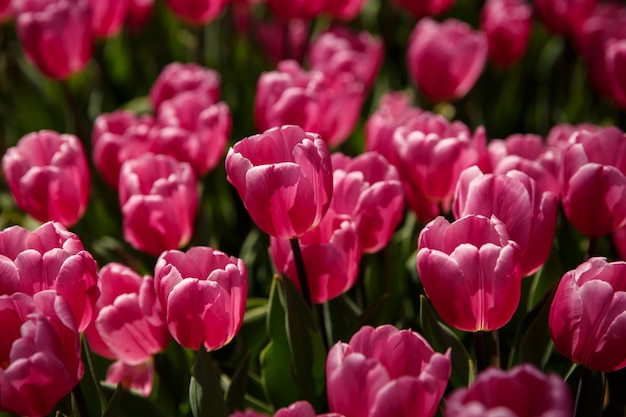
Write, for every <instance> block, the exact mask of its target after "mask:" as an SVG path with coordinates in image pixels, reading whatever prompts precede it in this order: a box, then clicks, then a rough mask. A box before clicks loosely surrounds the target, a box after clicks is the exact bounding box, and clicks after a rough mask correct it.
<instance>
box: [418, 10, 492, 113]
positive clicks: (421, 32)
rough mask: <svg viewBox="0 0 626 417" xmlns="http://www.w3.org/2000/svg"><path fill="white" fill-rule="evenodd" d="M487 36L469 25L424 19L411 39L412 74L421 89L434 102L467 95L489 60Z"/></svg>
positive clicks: (452, 20) (454, 21) (457, 21)
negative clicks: (486, 60)
mask: <svg viewBox="0 0 626 417" xmlns="http://www.w3.org/2000/svg"><path fill="white" fill-rule="evenodd" d="M487 49H488V45H487V39H486V37H485V34H484V33H482V32H477V31H474V30H472V29H471V28H470V27H469V26H468V25H467V24H466V23H464V22H461V21H459V20H455V19H448V20H446V21H444V22H443V23H437V22H436V21H434V20H432V19H430V18H424V19H421V20H420V21H419V22H418V23H417V25H416V26H415V29H413V32H412V33H411V39H410V40H409V48H408V50H407V63H408V67H409V73H410V75H411V77H412V78H413V81H415V83H416V84H417V86H418V88H419V90H420V91H421V92H422V93H423V94H424V95H425V96H426V97H428V98H429V99H431V100H433V101H442V100H454V99H458V98H461V97H463V96H465V95H466V94H467V93H468V92H469V90H470V89H471V88H472V87H473V86H474V84H475V83H476V81H477V80H478V77H479V76H480V74H481V72H482V70H483V67H484V65H485V59H486V58H487Z"/></svg>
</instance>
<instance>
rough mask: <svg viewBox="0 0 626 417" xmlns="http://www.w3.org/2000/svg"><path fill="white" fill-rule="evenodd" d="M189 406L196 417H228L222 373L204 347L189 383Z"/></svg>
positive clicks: (200, 350) (199, 350)
mask: <svg viewBox="0 0 626 417" xmlns="http://www.w3.org/2000/svg"><path fill="white" fill-rule="evenodd" d="M189 404H190V406H191V412H192V413H193V415H194V417H227V416H228V410H227V408H226V401H224V392H223V391H222V387H221V385H220V372H219V370H218V368H217V365H216V364H215V363H214V362H213V360H212V359H211V355H209V353H208V352H207V351H206V349H205V348H204V345H201V346H200V349H198V354H197V356H196V363H195V364H194V366H193V371H192V373H191V381H190V383H189Z"/></svg>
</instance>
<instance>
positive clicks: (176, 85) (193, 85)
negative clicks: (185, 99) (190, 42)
mask: <svg viewBox="0 0 626 417" xmlns="http://www.w3.org/2000/svg"><path fill="white" fill-rule="evenodd" d="M185 91H194V92H196V93H197V95H198V96H205V98H207V99H209V100H210V101H211V103H217V101H218V100H219V97H220V75H219V74H218V73H217V72H215V71H213V70H212V69H208V68H204V67H202V66H200V65H197V64H183V63H181V62H172V63H170V64H168V65H167V66H165V68H163V70H162V71H161V73H160V74H159V76H158V77H157V79H156V81H155V82H154V84H153V85H152V88H151V89H150V102H151V103H152V107H154V109H155V111H156V110H158V109H159V107H160V106H161V103H163V102H164V101H165V100H168V99H170V98H172V97H174V96H175V95H177V94H180V93H183V92H185Z"/></svg>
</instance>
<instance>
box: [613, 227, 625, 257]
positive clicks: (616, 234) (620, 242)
mask: <svg viewBox="0 0 626 417" xmlns="http://www.w3.org/2000/svg"><path fill="white" fill-rule="evenodd" d="M611 240H612V242H613V249H615V252H616V253H617V256H618V257H619V259H620V260H622V261H626V226H622V227H620V228H619V229H617V230H614V231H613V233H612V234H611Z"/></svg>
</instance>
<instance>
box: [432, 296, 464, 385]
mask: <svg viewBox="0 0 626 417" xmlns="http://www.w3.org/2000/svg"><path fill="white" fill-rule="evenodd" d="M420 319H421V326H422V332H423V335H424V337H425V338H426V340H428V342H429V343H430V345H431V346H432V348H433V349H434V350H435V351H436V352H441V353H444V352H445V351H446V350H448V348H450V349H451V357H452V374H451V375H450V383H451V384H452V386H453V387H455V388H458V387H466V386H468V385H469V384H470V383H471V382H472V381H473V380H474V378H475V376H476V367H475V366H474V360H473V359H472V357H471V356H470V354H469V352H468V351H467V349H465V346H463V343H462V342H461V340H459V338H458V337H457V336H456V335H455V334H454V333H453V332H452V330H450V329H449V328H448V327H447V326H445V325H443V324H442V323H440V322H439V321H438V320H437V318H436V316H435V312H434V311H433V309H432V306H431V305H430V302H429V301H428V300H427V299H426V297H425V296H423V295H422V296H420Z"/></svg>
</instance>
